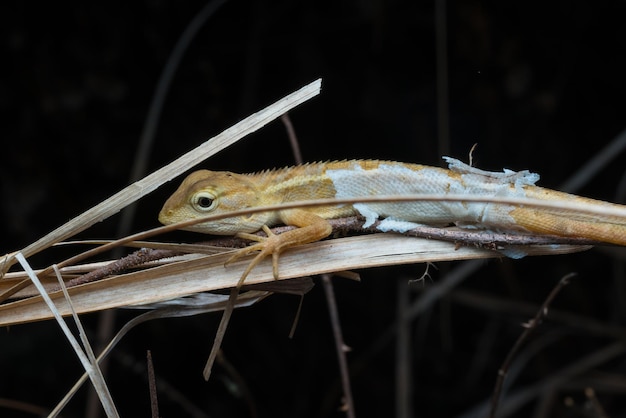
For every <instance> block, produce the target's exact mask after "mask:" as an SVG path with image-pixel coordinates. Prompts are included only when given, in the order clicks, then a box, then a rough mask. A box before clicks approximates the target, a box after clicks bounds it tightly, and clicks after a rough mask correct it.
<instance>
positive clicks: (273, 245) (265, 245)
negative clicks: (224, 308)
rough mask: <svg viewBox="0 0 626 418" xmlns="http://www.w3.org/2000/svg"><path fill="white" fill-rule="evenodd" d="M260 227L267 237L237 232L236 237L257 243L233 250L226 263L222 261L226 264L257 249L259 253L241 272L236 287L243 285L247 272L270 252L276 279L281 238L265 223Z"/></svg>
mask: <svg viewBox="0 0 626 418" xmlns="http://www.w3.org/2000/svg"><path fill="white" fill-rule="evenodd" d="M262 228H263V232H265V233H266V234H267V237H263V236H259V235H255V234H248V233H245V232H242V233H238V234H237V235H236V236H237V237H238V238H245V239H249V240H251V241H256V242H257V243H256V244H252V245H250V246H248V247H246V248H242V249H240V250H239V251H237V252H235V254H233V256H232V257H230V258H229V259H228V260H226V263H224V265H228V264H230V263H232V262H233V261H235V260H238V259H239V258H241V257H244V256H246V255H249V254H251V253H253V252H256V251H259V253H258V254H257V255H256V256H255V257H254V258H253V259H252V261H251V262H250V264H248V267H246V269H245V270H244V272H243V273H242V275H241V278H240V279H239V281H238V282H237V288H240V287H241V286H242V285H243V282H244V281H245V280H246V277H248V274H250V272H251V271H252V269H253V268H254V267H256V266H257V264H259V263H260V262H261V261H262V260H263V259H264V258H265V257H267V256H268V255H270V254H271V255H272V272H273V275H274V279H276V280H278V259H279V257H280V252H281V250H282V248H281V243H282V240H281V239H280V236H279V235H276V234H274V233H273V232H272V231H271V230H270V229H269V227H268V226H267V225H263V227H262Z"/></svg>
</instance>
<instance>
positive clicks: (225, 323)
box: [202, 287, 239, 381]
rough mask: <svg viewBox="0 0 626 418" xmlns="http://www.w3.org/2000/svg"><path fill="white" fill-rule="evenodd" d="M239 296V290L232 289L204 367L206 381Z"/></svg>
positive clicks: (203, 374)
mask: <svg viewBox="0 0 626 418" xmlns="http://www.w3.org/2000/svg"><path fill="white" fill-rule="evenodd" d="M238 295H239V289H238V288H236V287H235V288H233V289H231V291H230V296H229V297H228V302H226V308H225V309H224V313H222V319H221V320H220V325H219V326H218V327H217V332H216V333H215V339H214V340H213V346H212V347H211V353H210V354H209V358H208V359H207V362H206V365H205V366H204V371H203V372H202V376H204V380H207V381H208V380H209V377H211V369H212V368H213V363H215V359H216V358H217V354H218V353H219V350H220V348H221V346H222V341H223V340H224V335H226V328H228V322H229V321H230V317H231V316H232V314H233V309H234V307H235V301H236V300H237V296H238Z"/></svg>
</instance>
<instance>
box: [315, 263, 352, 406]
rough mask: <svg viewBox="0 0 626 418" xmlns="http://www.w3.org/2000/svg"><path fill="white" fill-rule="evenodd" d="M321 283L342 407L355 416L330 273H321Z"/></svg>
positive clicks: (344, 348)
mask: <svg viewBox="0 0 626 418" xmlns="http://www.w3.org/2000/svg"><path fill="white" fill-rule="evenodd" d="M322 285H323V286H324V293H325V295H326V301H327V302H328V315H329V316H330V323H331V325H332V329H333V336H334V338H335V348H336V350H337V360H338V361H339V371H340V373H341V386H342V387H343V396H344V405H343V406H344V407H345V411H346V416H347V417H348V418H355V417H356V414H355V411H354V401H353V400H352V389H351V388H350V373H349V371H348V361H347V360H346V351H347V350H346V344H345V343H344V341H343V333H342V331H341V324H340V322H339V312H338V310H337V300H336V299H335V291H334V290H333V284H332V282H331V280H330V275H328V274H324V275H322Z"/></svg>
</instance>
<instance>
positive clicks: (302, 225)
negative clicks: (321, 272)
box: [226, 209, 333, 288]
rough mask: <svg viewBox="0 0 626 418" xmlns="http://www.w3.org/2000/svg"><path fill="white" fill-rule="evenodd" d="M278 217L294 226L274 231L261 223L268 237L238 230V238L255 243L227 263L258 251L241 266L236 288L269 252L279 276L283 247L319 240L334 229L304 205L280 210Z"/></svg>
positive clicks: (275, 274) (274, 271)
mask: <svg viewBox="0 0 626 418" xmlns="http://www.w3.org/2000/svg"><path fill="white" fill-rule="evenodd" d="M279 219H280V221H281V222H282V223H284V224H285V225H292V226H296V227H297V229H294V230H291V231H287V232H284V233H282V234H280V235H276V234H274V233H273V232H272V231H271V230H270V229H269V228H268V227H267V226H266V225H263V231H264V232H265V233H266V234H267V237H261V236H258V235H253V234H248V233H238V234H237V236H238V237H240V238H246V239H249V240H252V241H257V243H256V244H252V245H251V246H249V247H246V248H243V249H241V250H239V251H237V252H236V253H235V254H234V255H233V256H232V257H231V258H230V259H229V260H228V261H227V262H226V264H228V263H230V262H232V261H234V260H237V259H239V258H241V257H243V256H245V255H248V254H250V253H253V252H255V251H259V253H258V254H257V255H256V256H255V257H254V258H253V259H252V261H251V262H250V264H248V267H247V268H246V269H245V270H244V272H243V274H242V275H241V278H240V279H239V282H237V287H238V288H239V287H241V285H242V284H243V282H244V281H245V279H246V277H247V276H248V274H249V273H250V271H252V269H253V268H254V267H255V266H256V265H257V264H259V262H261V260H263V259H264V258H265V257H267V256H268V255H270V254H271V255H272V271H273V274H274V278H275V279H278V259H279V257H280V253H281V252H282V251H284V250H285V249H287V248H290V247H293V246H295V245H300V244H306V243H309V242H315V241H319V240H320V239H322V238H325V237H327V236H328V235H330V233H331V232H332V230H333V229H332V227H331V226H330V224H329V223H328V221H327V220H326V219H324V218H322V217H320V216H318V215H316V214H314V213H312V212H308V211H306V210H303V209H289V210H285V211H281V212H280V213H279Z"/></svg>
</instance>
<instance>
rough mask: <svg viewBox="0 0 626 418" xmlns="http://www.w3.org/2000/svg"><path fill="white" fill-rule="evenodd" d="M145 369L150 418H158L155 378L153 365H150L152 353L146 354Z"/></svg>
mask: <svg viewBox="0 0 626 418" xmlns="http://www.w3.org/2000/svg"><path fill="white" fill-rule="evenodd" d="M146 367H147V369H148V387H149V389H150V411H151V416H152V418H159V399H158V395H157V387H156V377H155V374H154V364H153V363H152V352H151V351H150V350H148V351H147V353H146Z"/></svg>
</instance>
